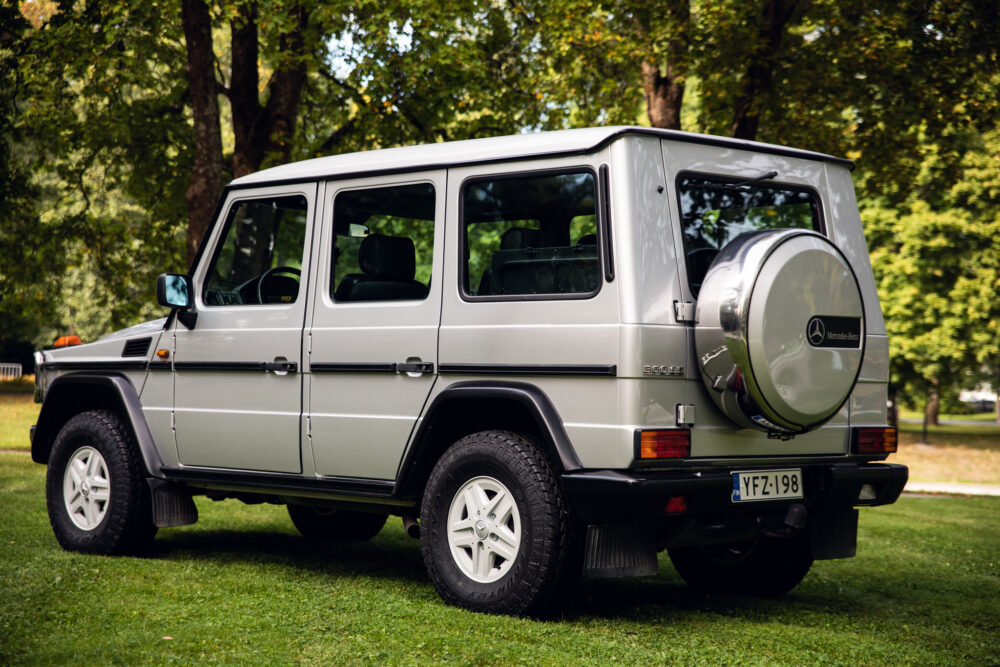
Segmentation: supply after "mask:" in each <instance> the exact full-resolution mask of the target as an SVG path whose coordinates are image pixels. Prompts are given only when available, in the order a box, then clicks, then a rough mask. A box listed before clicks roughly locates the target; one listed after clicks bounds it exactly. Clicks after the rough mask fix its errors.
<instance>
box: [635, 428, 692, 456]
mask: <svg viewBox="0 0 1000 667" xmlns="http://www.w3.org/2000/svg"><path fill="white" fill-rule="evenodd" d="M635 435H636V438H635V441H636V458H638V459H646V460H648V459H682V458H685V457H687V456H691V430H690V429H686V428H673V429H666V430H663V431H636V432H635Z"/></svg>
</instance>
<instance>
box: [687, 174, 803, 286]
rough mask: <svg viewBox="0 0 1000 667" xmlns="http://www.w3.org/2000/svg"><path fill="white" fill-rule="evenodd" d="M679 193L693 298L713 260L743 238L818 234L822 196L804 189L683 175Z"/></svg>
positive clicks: (766, 183) (759, 182) (760, 182)
mask: <svg viewBox="0 0 1000 667" xmlns="http://www.w3.org/2000/svg"><path fill="white" fill-rule="evenodd" d="M677 193H678V195H679V196H680V203H681V224H682V225H683V227H684V250H685V252H686V254H687V273H688V282H689V284H690V285H691V292H692V293H693V294H694V295H695V296H697V295H698V289H699V288H700V287H701V281H702V280H703V279H704V278H705V274H706V273H707V272H708V268H709V266H710V265H711V264H712V260H714V259H715V256H716V255H718V254H719V251H720V250H722V248H723V247H725V245H726V244H727V243H729V242H730V241H732V240H733V239H735V238H736V237H737V236H739V235H740V234H744V233H746V232H753V231H758V230H763V229H782V228H787V227H797V228H801V229H814V230H816V231H820V214H819V197H818V196H817V195H816V193H815V192H813V191H812V190H807V189H805V188H795V187H791V186H787V185H778V184H774V183H768V182H767V181H755V182H752V183H747V184H740V182H739V181H736V180H733V179H728V178H724V177H721V176H718V177H714V176H703V175H693V174H681V175H680V177H679V178H678V179H677Z"/></svg>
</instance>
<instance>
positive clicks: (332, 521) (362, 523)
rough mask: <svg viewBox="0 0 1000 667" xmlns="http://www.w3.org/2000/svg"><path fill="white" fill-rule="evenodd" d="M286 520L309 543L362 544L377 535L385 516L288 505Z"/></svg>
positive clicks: (386, 516) (383, 523)
mask: <svg viewBox="0 0 1000 667" xmlns="http://www.w3.org/2000/svg"><path fill="white" fill-rule="evenodd" d="M288 516H289V517H290V518H291V520H292V523H293V524H295V528H296V529H297V530H298V531H299V533H301V534H302V536H303V537H306V538H308V539H310V540H316V541H320V542H349V541H358V542H363V541H367V540H370V539H372V538H373V537H375V536H376V535H378V533H379V531H380V530H382V526H384V525H385V520H386V518H388V515H387V514H376V513H369V512H351V511H347V510H338V509H320V508H316V507H307V506H305V505H289V506H288Z"/></svg>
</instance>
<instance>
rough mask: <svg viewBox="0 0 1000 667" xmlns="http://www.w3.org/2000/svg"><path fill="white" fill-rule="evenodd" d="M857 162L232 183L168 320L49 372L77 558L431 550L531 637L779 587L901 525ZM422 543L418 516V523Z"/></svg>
mask: <svg viewBox="0 0 1000 667" xmlns="http://www.w3.org/2000/svg"><path fill="white" fill-rule="evenodd" d="M850 168H851V164H850V163H849V162H847V161H845V160H840V159H836V158H833V157H830V156H826V155H821V154H816V153H810V152H806V151H801V150H795V149H787V148H782V147H777V146H769V145H765V144H759V143H753V142H745V141H738V140H730V139H722V138H717V137H706V136H700V135H692V134H685V133H678V132H667V131H654V130H649V129H643V128H597V129H588V130H569V131H563V132H553V133H544V134H536V135H522V136H515V137H505V138H495V139H481V140H473V141H464V142H456V143H445V144H436V145H429V146H415V147H409V148H397V149H388V150H380V151H372V152H367V153H358V154H352V155H341V156H336V157H328V158H320V159H316V160H310V161H306V162H301V163H297V164H290V165H286V166H282V167H276V168H274V169H269V170H266V171H262V172H259V173H256V174H252V175H250V176H246V177H243V178H240V179H238V180H236V181H234V182H233V183H232V184H230V185H229V186H228V187H227V188H226V191H225V193H224V195H223V198H222V201H221V203H220V206H219V211H218V215H217V219H216V221H215V224H214V225H213V226H212V227H211V228H210V230H209V232H208V234H207V236H206V238H205V240H204V242H203V243H202V246H201V249H200V251H199V254H198V256H197V258H196V259H195V261H194V262H193V264H192V266H191V269H190V272H189V273H188V274H187V275H184V276H181V275H173V274H164V275H162V276H160V279H159V281H158V285H157V291H158V299H159V301H160V302H161V303H162V304H164V305H166V306H170V307H171V308H172V310H171V312H170V315H169V317H167V318H165V319H161V320H157V321H155V322H150V323H147V324H142V325H139V326H137V327H133V328H131V329H126V330H124V331H121V332H118V333H116V334H112V335H110V336H108V337H106V338H103V339H101V340H99V341H96V342H94V343H91V344H88V345H83V346H78V347H74V348H70V349H62V350H48V351H44V352H41V353H38V372H37V382H38V387H37V397H38V399H39V400H42V398H44V402H43V406H42V409H41V414H40V416H39V421H38V424H37V426H36V427H35V429H33V432H32V456H33V458H34V460H35V461H37V462H39V463H46V464H48V466H49V470H48V482H47V492H48V506H49V513H50V518H51V522H52V525H53V528H54V531H55V534H56V536H57V538H58V539H59V541H60V543H61V544H62V545H63V546H64V547H66V548H69V549H76V550H81V551H91V552H99V553H125V552H132V551H136V550H140V549H142V548H143V547H144V546H146V545H147V544H148V542H149V541H150V540H151V539H152V537H153V535H154V533H155V532H156V529H157V527H163V526H175V525H183V524H187V523H192V522H194V521H195V520H196V519H197V509H196V507H195V505H194V503H193V502H192V499H191V498H192V495H199V494H200V495H206V496H208V497H210V498H213V499H221V498H227V497H228V498H240V499H242V500H245V501H248V502H255V501H257V502H259V501H262V500H263V501H268V502H277V503H285V504H287V505H288V510H289V513H290V515H291V518H292V520H293V522H294V523H295V525H296V527H297V528H298V529H299V530H300V531H301V532H302V533H303V534H304V535H306V536H307V537H311V538H315V539H325V540H336V539H367V538H370V537H372V536H373V535H374V534H376V533H377V532H378V530H379V529H380V528H381V526H382V525H383V523H384V522H385V520H386V517H387V516H388V515H390V514H392V515H399V516H401V517H403V519H404V522H405V523H406V525H407V527H408V530H409V531H410V532H411V534H413V535H419V537H420V540H421V548H422V552H423V556H424V559H425V562H426V565H427V569H428V572H429V575H430V578H431V580H432V581H433V583H434V585H435V587H436V588H437V590H438V591H439V593H440V594H441V595H442V597H443V598H444V599H445V600H447V601H449V602H451V603H454V604H458V605H462V606H465V607H468V608H471V609H475V610H479V611H492V612H507V613H534V612H537V611H539V610H541V609H543V608H545V607H548V606H551V605H552V604H553V603H558V602H559V601H560V600H561V599H562V597H563V592H564V591H566V590H567V587H568V586H570V585H572V583H573V581H574V579H575V577H577V576H578V575H579V574H580V573H581V572H582V573H584V574H586V575H589V576H636V575H648V574H654V573H655V572H656V571H657V552H658V551H661V550H663V549H667V550H668V551H669V555H670V557H671V560H672V561H673V563H674V565H675V566H676V567H677V569H678V570H679V571H680V573H681V575H682V576H683V577H684V578H685V579H686V581H688V583H690V584H691V585H693V586H696V587H699V588H703V589H709V590H720V591H729V592H733V593H740V594H764V595H772V594H780V593H783V592H785V591H787V590H789V589H790V588H792V587H793V586H795V585H796V584H797V583H798V582H799V581H800V580H801V579H802V577H803V576H805V574H806V572H807V571H808V569H809V567H810V566H811V565H812V563H813V560H814V559H822V558H842V557H849V556H853V555H854V553H855V548H856V547H855V543H856V534H857V516H858V513H857V509H856V507H857V506H858V505H878V504H885V503H891V502H893V501H895V499H896V498H897V496H898V495H899V493H900V491H901V490H902V487H903V485H904V484H905V481H906V476H907V471H906V468H905V467H904V466H899V465H892V464H885V463H879V461H883V460H884V459H885V458H886V456H887V455H888V453H889V452H891V451H894V450H895V431H894V430H892V429H890V428H888V427H887V424H886V386H887V379H888V343H887V338H886V334H885V327H884V323H883V320H882V315H881V312H880V308H879V303H878V297H877V295H876V291H875V284H874V280H873V277H872V270H871V266H870V264H869V259H868V254H867V250H866V246H865V241H864V236H863V232H862V228H861V221H860V219H859V216H858V211H857V204H856V201H855V198H854V193H853V187H852V183H851V176H850ZM418 519H419V524H418Z"/></svg>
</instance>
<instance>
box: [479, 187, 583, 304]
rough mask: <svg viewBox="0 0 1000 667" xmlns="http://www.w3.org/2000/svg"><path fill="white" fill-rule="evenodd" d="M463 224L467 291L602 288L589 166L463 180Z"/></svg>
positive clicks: (515, 292) (488, 293)
mask: <svg viewBox="0 0 1000 667" xmlns="http://www.w3.org/2000/svg"><path fill="white" fill-rule="evenodd" d="M462 228H463V229H464V243H465V271H464V285H463V289H464V291H465V294H467V295H468V296H473V297H475V296H516V295H546V294H552V295H557V294H591V293H594V292H596V291H597V289H598V288H599V287H600V280H601V275H600V268H599V265H598V260H597V200H596V196H595V185H594V174H593V173H592V172H590V171H578V172H570V173H561V174H535V175H529V176H524V175H518V176H513V177H506V176H505V177H496V178H490V179H482V180H479V179H477V180H473V181H469V182H468V183H466V184H465V185H464V186H463V188H462Z"/></svg>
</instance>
